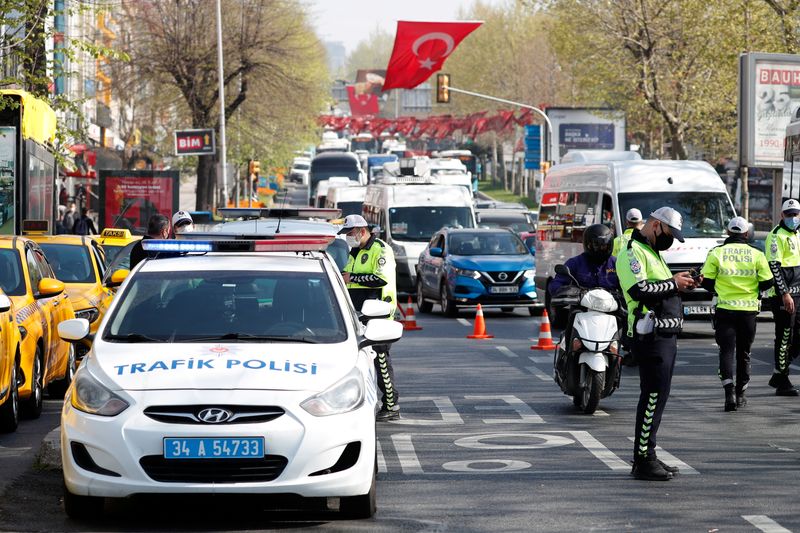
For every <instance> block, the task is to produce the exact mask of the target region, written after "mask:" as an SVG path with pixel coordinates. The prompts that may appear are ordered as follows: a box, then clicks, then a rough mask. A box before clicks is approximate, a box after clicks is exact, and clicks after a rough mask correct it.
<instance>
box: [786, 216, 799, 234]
mask: <svg viewBox="0 0 800 533" xmlns="http://www.w3.org/2000/svg"><path fill="white" fill-rule="evenodd" d="M783 223H784V224H786V227H787V228H789V229H790V230H792V231H794V230H796V229H797V228H798V226H800V217H789V218H784V219H783Z"/></svg>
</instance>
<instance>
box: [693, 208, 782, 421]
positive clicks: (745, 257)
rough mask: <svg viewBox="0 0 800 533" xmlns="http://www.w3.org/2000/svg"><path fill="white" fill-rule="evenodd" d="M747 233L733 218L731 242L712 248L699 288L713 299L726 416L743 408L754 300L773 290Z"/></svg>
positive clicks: (745, 225) (762, 258)
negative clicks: (711, 294) (714, 299)
mask: <svg viewBox="0 0 800 533" xmlns="http://www.w3.org/2000/svg"><path fill="white" fill-rule="evenodd" d="M749 228H750V226H749V224H748V223H747V220H745V219H744V218H742V217H734V218H732V219H731V221H730V222H729V223H728V235H729V237H728V238H727V239H726V240H725V242H724V243H723V244H722V245H721V246H717V247H716V248H712V249H711V251H710V252H709V253H708V257H707V258H706V262H705V264H704V265H703V270H702V274H703V281H702V285H703V288H704V289H706V290H707V291H709V292H715V293H716V294H717V307H716V310H715V311H714V324H715V325H714V329H715V332H714V337H715V338H716V340H717V345H719V377H720V379H721V380H722V386H723V387H724V389H725V411H736V409H737V408H738V407H743V406H744V405H745V404H746V403H747V400H746V399H745V396H744V391H745V390H746V389H747V383H748V382H749V381H750V347H751V346H752V345H753V340H754V339H755V336H756V316H757V315H758V310H759V301H758V296H759V292H761V291H765V290H767V289H769V288H770V287H771V286H772V273H771V272H770V269H769V265H768V264H767V258H766V257H765V256H764V254H763V253H761V251H760V250H758V249H756V248H754V247H752V246H750V244H749V243H748V241H747V235H748V231H749ZM734 363H735V365H736V366H735V369H736V370H735V372H734ZM734 376H736V382H735V384H736V394H735V395H734Z"/></svg>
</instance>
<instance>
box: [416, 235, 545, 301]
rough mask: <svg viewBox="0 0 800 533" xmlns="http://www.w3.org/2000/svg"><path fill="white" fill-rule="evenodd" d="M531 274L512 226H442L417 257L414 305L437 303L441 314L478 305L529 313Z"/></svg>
mask: <svg viewBox="0 0 800 533" xmlns="http://www.w3.org/2000/svg"><path fill="white" fill-rule="evenodd" d="M534 273H535V263H534V258H533V255H532V254H531V251H530V250H529V249H528V248H527V247H526V246H525V244H524V243H523V242H522V240H521V239H520V238H519V237H518V236H517V235H516V234H515V233H513V232H512V231H511V230H508V229H474V228H470V229H456V228H443V229H441V230H439V231H438V232H436V233H435V234H434V236H433V238H432V239H431V241H430V242H429V243H428V246H427V247H426V248H425V250H424V251H423V252H422V253H421V254H420V256H419V263H418V264H417V287H416V292H417V306H418V307H419V310H420V312H423V313H428V312H430V311H431V310H432V309H433V304H434V303H438V304H440V305H441V306H442V313H443V314H445V315H446V316H455V315H456V314H457V313H458V308H459V307H471V306H475V305H477V304H481V306H482V307H494V308H500V309H501V310H503V311H507V312H510V311H513V310H514V308H515V307H527V308H528V309H529V310H530V313H531V315H533V314H534V307H538V305H537V301H536V287H535V285H534V282H533V278H534Z"/></svg>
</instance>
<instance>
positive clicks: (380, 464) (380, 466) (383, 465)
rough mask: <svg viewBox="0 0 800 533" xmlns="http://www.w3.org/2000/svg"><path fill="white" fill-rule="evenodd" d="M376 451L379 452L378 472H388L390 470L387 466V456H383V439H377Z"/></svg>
mask: <svg viewBox="0 0 800 533" xmlns="http://www.w3.org/2000/svg"><path fill="white" fill-rule="evenodd" d="M375 446H376V448H375V451H376V452H377V454H378V473H386V472H388V471H389V470H387V468H386V457H384V456H383V448H381V441H379V440H378V441H375Z"/></svg>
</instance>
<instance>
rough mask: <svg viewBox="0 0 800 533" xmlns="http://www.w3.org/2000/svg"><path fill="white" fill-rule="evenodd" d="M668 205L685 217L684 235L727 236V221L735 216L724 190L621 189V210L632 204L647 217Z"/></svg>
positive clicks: (625, 210)
mask: <svg viewBox="0 0 800 533" xmlns="http://www.w3.org/2000/svg"><path fill="white" fill-rule="evenodd" d="M663 206H668V207H671V208H673V209H675V210H677V211H678V212H679V213H680V214H681V216H682V217H683V227H682V228H681V232H682V233H683V236H684V237H687V238H691V237H714V238H716V237H724V236H725V228H726V225H727V223H728V221H729V220H730V219H731V218H733V217H734V216H735V214H734V212H733V207H731V203H730V201H729V200H728V196H727V195H726V194H725V193H723V192H703V191H691V192H658V193H652V192H647V193H644V192H642V193H622V194H620V195H619V209H620V213H627V212H628V209H631V208H633V207H635V208H637V209H639V210H640V211H641V212H642V214H643V215H645V218H646V217H647V216H648V215H649V214H650V213H652V212H653V211H655V210H656V209H658V208H659V207H663Z"/></svg>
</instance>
